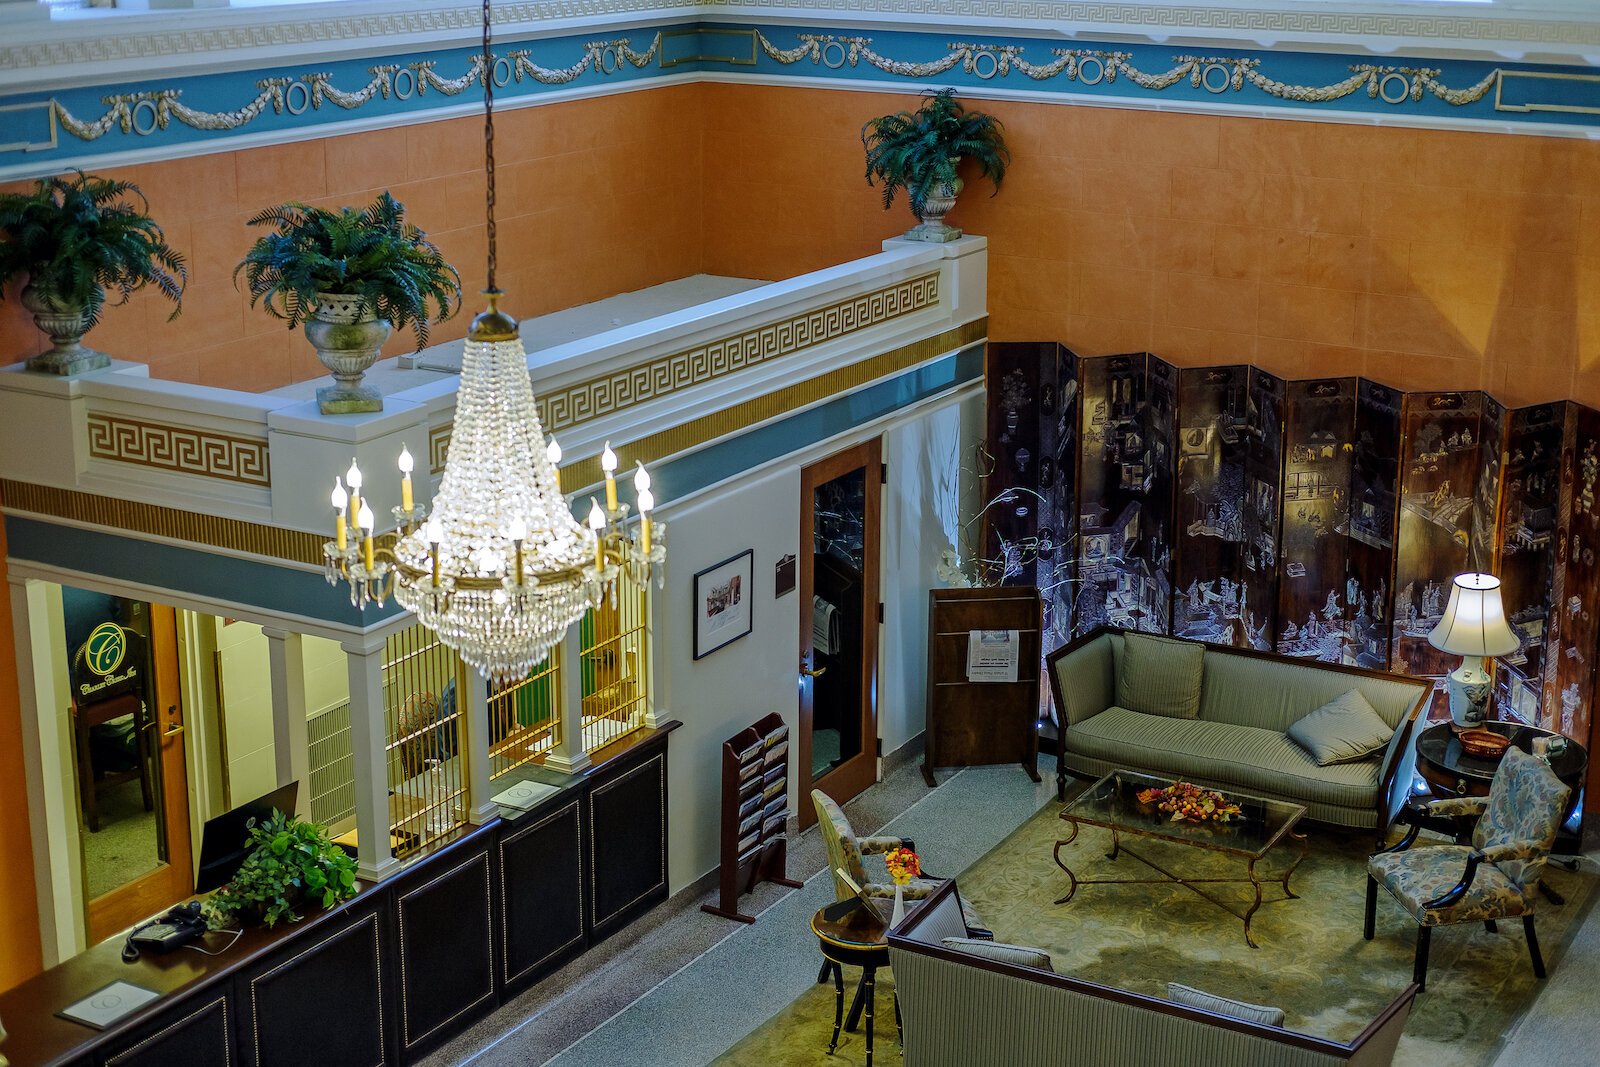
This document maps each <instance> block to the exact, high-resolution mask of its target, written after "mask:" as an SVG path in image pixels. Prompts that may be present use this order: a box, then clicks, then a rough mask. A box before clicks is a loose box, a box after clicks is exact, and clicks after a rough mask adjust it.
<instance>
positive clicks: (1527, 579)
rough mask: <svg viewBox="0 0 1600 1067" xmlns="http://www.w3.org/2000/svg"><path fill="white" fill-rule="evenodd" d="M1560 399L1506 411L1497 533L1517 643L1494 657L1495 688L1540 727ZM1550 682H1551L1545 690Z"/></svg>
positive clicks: (1562, 420) (1508, 706) (1505, 703)
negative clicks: (1504, 653)
mask: <svg viewBox="0 0 1600 1067" xmlns="http://www.w3.org/2000/svg"><path fill="white" fill-rule="evenodd" d="M1566 408H1567V405H1566V404H1565V403H1555V404H1540V405H1538V406H1537V407H1530V408H1519V409H1517V410H1516V411H1512V412H1508V413H1507V415H1506V434H1505V446H1504V449H1505V457H1506V458H1505V469H1504V471H1503V474H1502V478H1503V483H1504V488H1503V490H1502V492H1501V502H1500V516H1501V521H1500V526H1499V535H1498V537H1497V540H1498V541H1499V548H1500V567H1499V570H1498V573H1499V575H1500V583H1501V587H1500V590H1501V600H1502V602H1503V603H1504V604H1505V609H1506V617H1507V618H1508V619H1509V620H1510V621H1511V626H1512V629H1514V630H1515V631H1516V632H1517V636H1518V637H1520V638H1521V639H1522V646H1521V647H1520V648H1519V649H1518V650H1517V651H1516V652H1513V653H1512V654H1511V655H1509V656H1501V657H1500V658H1499V659H1497V660H1496V661H1495V690H1496V695H1497V698H1498V703H1499V706H1500V708H1501V709H1502V710H1508V711H1511V712H1513V713H1514V714H1515V715H1516V716H1517V717H1518V718H1520V719H1523V720H1525V721H1527V722H1530V723H1533V724H1535V725H1537V726H1542V727H1544V728H1546V729H1555V728H1556V727H1555V726H1553V725H1552V720H1553V719H1554V718H1556V717H1557V716H1556V715H1555V714H1554V709H1556V708H1557V707H1558V706H1559V701H1556V700H1552V701H1551V703H1550V708H1551V709H1552V714H1551V715H1546V714H1544V713H1543V711H1542V710H1541V701H1542V697H1543V694H1542V689H1543V686H1544V673H1545V664H1546V661H1547V658H1548V657H1547V656H1546V654H1545V652H1546V644H1547V641H1548V640H1549V632H1550V630H1551V628H1552V627H1551V611H1550V607H1551V602H1552V601H1551V598H1552V596H1553V593H1552V587H1553V583H1554V581H1555V565H1556V543H1557V541H1559V540H1561V538H1560V536H1559V535H1558V534H1557V533H1556V514H1557V512H1558V510H1559V508H1560V494H1561V453H1562V447H1561V446H1562V435H1563V433H1564V431H1565V428H1566ZM1554 691H1555V687H1552V692H1554Z"/></svg>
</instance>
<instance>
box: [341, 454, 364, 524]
mask: <svg viewBox="0 0 1600 1067" xmlns="http://www.w3.org/2000/svg"><path fill="white" fill-rule="evenodd" d="M344 484H346V485H348V486H349V487H350V514H351V515H352V516H353V517H354V518H355V519H356V521H357V522H358V523H359V522H360V521H361V468H360V467H358V466H356V461H355V460H353V459H352V460H351V461H350V469H349V470H347V471H345V472H344Z"/></svg>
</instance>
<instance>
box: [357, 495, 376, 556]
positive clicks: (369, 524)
mask: <svg viewBox="0 0 1600 1067" xmlns="http://www.w3.org/2000/svg"><path fill="white" fill-rule="evenodd" d="M356 522H357V523H359V524H360V525H361V532H362V535H363V538H362V543H361V549H362V553H363V555H364V558H365V560H366V564H367V571H368V573H371V571H372V569H373V565H372V528H373V527H374V526H375V525H377V520H376V519H374V518H373V517H372V508H370V507H368V506H367V503H366V501H362V503H361V511H360V512H358V513H357V515H356Z"/></svg>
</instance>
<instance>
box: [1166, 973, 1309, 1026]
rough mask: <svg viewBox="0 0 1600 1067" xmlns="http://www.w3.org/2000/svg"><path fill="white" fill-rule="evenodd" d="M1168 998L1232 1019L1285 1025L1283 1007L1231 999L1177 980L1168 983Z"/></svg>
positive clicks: (1177, 1002)
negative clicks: (1270, 1006)
mask: <svg viewBox="0 0 1600 1067" xmlns="http://www.w3.org/2000/svg"><path fill="white" fill-rule="evenodd" d="M1167 999H1168V1000H1170V1001H1172V1002H1173V1003H1174V1004H1185V1005H1187V1006H1189V1007H1191V1008H1200V1009H1202V1010H1204V1011H1209V1012H1215V1013H1216V1014H1218V1015H1226V1016H1228V1017H1229V1018H1230V1019H1243V1020H1245V1021H1246V1022H1252V1023H1261V1024H1262V1025H1263V1026H1282V1025H1283V1009H1282V1008H1269V1007H1267V1006H1266V1005H1265V1004H1247V1003H1246V1002H1244V1001H1242V1000H1230V999H1229V998H1228V997H1219V996H1217V995H1216V994H1215V993H1207V992H1206V991H1205V990H1203V989H1195V988H1193V987H1192V986H1186V985H1179V984H1178V983H1177V982H1168V983H1167Z"/></svg>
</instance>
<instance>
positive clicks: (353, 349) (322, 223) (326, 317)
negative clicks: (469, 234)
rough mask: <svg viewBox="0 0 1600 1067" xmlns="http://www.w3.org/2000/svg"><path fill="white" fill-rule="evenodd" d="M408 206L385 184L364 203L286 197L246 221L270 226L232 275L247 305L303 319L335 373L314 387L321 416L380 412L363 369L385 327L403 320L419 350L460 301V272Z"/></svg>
mask: <svg viewBox="0 0 1600 1067" xmlns="http://www.w3.org/2000/svg"><path fill="white" fill-rule="evenodd" d="M405 212H406V209H405V205H404V204H402V203H400V202H399V201H398V200H396V199H395V198H394V197H392V196H390V195H389V194H388V193H387V192H384V193H379V194H378V198H377V199H376V200H374V201H373V202H372V203H371V205H369V206H368V207H367V208H365V209H364V210H357V209H355V208H350V207H346V208H340V209H339V210H338V211H330V210H329V209H327V208H320V207H311V206H310V205H308V204H302V203H298V202H290V203H287V204H279V205H278V206H277V207H272V208H268V209H267V210H265V211H263V212H261V213H260V214H259V215H257V216H255V217H254V218H252V219H251V220H250V225H252V226H271V227H272V228H273V229H272V232H270V233H267V234H264V235H262V237H261V238H260V239H258V240H257V241H256V243H255V244H254V245H252V246H251V248H250V251H249V252H248V253H246V255H245V257H244V259H243V260H242V261H241V262H240V263H239V266H238V267H237V268H235V269H234V272H233V276H234V284H235V285H237V284H238V279H239V275H240V274H241V273H243V275H244V277H245V281H246V282H247V283H248V285H249V287H250V306H251V307H254V306H255V305H256V302H257V301H260V302H261V304H262V306H264V307H265V308H266V309H267V311H268V312H269V313H271V314H272V315H275V316H277V317H278V318H280V319H285V320H287V321H288V323H289V328H290V329H291V330H292V329H294V328H295V327H296V326H299V325H300V324H301V323H302V322H303V323H305V328H306V329H305V332H306V340H308V341H310V342H311V344H312V347H314V348H315V349H316V350H317V358H318V359H320V360H322V365H323V366H325V367H327V368H328V370H329V371H331V372H332V373H333V377H334V379H335V381H334V384H333V385H330V386H324V387H323V388H321V389H318V390H317V403H318V404H319V405H320V406H321V408H322V413H323V414H325V415H337V414H343V413H346V412H355V411H382V410H383V396H382V394H380V393H379V392H378V390H376V389H374V388H373V387H372V386H369V385H365V384H363V383H362V378H363V376H364V375H365V374H366V372H367V369H368V368H369V367H371V366H372V364H374V363H375V362H377V359H378V353H379V351H380V350H381V349H382V348H383V343H384V342H385V341H387V340H388V339H389V331H390V329H391V327H392V328H394V329H404V328H405V327H408V326H409V327H410V328H411V331H412V333H413V335H414V336H415V337H416V340H417V348H418V349H419V350H420V349H421V348H422V347H423V346H424V345H426V344H427V343H428V326H429V325H430V324H431V323H434V322H442V321H444V320H445V319H448V318H449V317H450V316H452V315H454V314H455V313H456V311H457V310H458V309H459V308H460V306H461V275H460V274H459V273H457V272H456V269H455V268H454V267H453V266H451V265H450V264H449V263H446V262H445V259H444V256H443V255H442V254H441V253H440V252H439V249H438V247H437V246H435V245H434V244H433V243H432V242H431V241H429V240H428V235H427V234H425V233H423V232H422V231H421V230H420V229H418V228H417V227H416V226H415V225H413V224H411V223H409V222H407V221H406V219H405Z"/></svg>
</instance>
